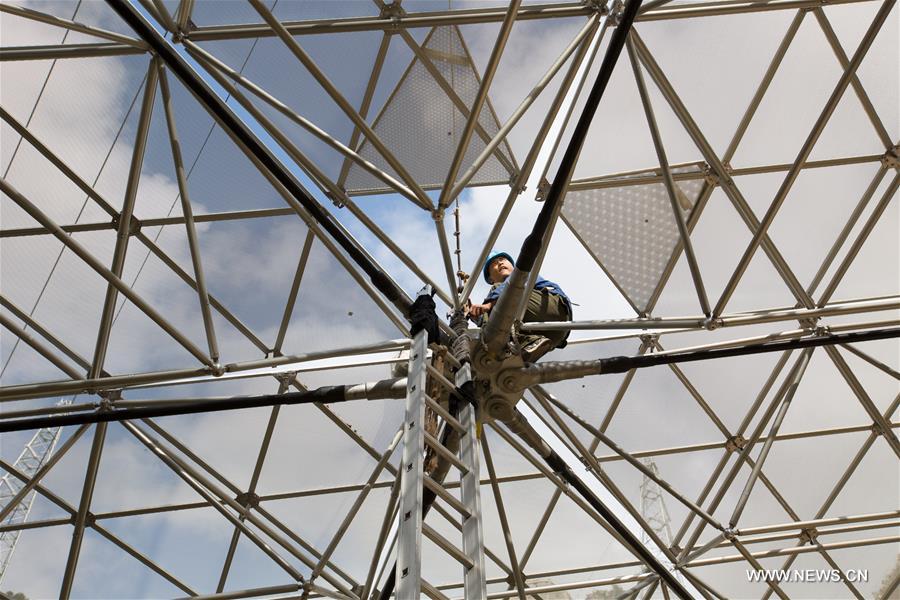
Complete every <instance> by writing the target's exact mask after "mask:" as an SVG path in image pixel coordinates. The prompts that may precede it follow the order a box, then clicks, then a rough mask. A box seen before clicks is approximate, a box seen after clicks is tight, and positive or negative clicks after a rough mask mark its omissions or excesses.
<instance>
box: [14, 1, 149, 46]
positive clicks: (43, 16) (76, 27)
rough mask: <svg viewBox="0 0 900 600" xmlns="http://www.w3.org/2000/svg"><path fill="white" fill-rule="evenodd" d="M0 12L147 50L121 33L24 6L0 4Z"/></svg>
mask: <svg viewBox="0 0 900 600" xmlns="http://www.w3.org/2000/svg"><path fill="white" fill-rule="evenodd" d="M0 12H5V13H9V14H11V15H15V16H17V17H22V18H23V19H29V20H32V21H38V22H40V23H46V24H48V25H53V26H55V27H62V28H64V29H68V30H70V31H77V32H78V33H84V34H87V35H92V36H94V37H98V38H102V39H105V40H109V41H111V42H117V43H119V44H125V45H128V46H131V47H133V48H137V49H138V50H140V51H141V52H144V51H146V50H147V45H146V44H145V43H144V42H142V41H141V40H136V39H134V38H131V37H128V36H127V35H122V34H121V33H115V32H113V31H107V30H106V29H101V28H99V27H94V26H92V25H85V24H83V23H78V22H77V21H73V20H71V19H64V18H62V17H57V16H56V15H50V14H47V13H42V12H40V11H37V10H32V9H30V8H26V7H24V6H15V5H13V4H5V3H4V4H0Z"/></svg>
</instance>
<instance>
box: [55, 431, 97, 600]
mask: <svg viewBox="0 0 900 600" xmlns="http://www.w3.org/2000/svg"><path fill="white" fill-rule="evenodd" d="M106 427H107V425H106V423H99V424H98V425H97V427H96V428H95V429H94V441H93V443H92V444H91V454H90V456H89V457H88V463H87V470H86V472H85V474H84V486H83V487H82V488H81V500H80V501H79V503H78V512H77V514H76V515H75V530H74V531H73V532H72V542H71V544H70V545H69V556H68V558H67V559H66V568H65V571H64V572H63V580H62V587H61V588H60V590H59V597H60V598H62V599H64V600H68V598H69V595H70V594H71V593H72V584H73V582H74V581H75V569H76V568H77V567H78V558H79V557H80V556H81V543H82V542H83V541H84V527H85V525H86V523H87V515H88V512H89V511H90V510H91V500H92V499H93V497H94V486H95V484H96V483H97V468H98V467H99V466H100V456H101V454H102V453H103V442H104V440H106Z"/></svg>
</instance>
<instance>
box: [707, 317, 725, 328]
mask: <svg viewBox="0 0 900 600" xmlns="http://www.w3.org/2000/svg"><path fill="white" fill-rule="evenodd" d="M723 323H724V321H723V320H722V319H721V318H715V319H714V318H713V317H707V318H706V320H705V321H703V327H705V328H706V330H707V331H715V330H716V329H718V328H719V327H721V326H722V324H723Z"/></svg>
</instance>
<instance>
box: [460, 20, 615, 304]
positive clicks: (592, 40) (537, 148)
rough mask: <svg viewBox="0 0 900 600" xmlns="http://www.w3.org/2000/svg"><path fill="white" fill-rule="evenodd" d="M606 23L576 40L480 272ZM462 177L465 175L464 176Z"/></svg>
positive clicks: (471, 283) (470, 285) (477, 267)
mask: <svg viewBox="0 0 900 600" xmlns="http://www.w3.org/2000/svg"><path fill="white" fill-rule="evenodd" d="M606 23H607V21H604V28H603V31H601V33H600V34H598V35H595V32H596V27H597V21H596V19H591V20H590V22H589V27H588V32H587V33H586V34H585V35H586V36H587V37H585V38H583V39H582V41H581V43H580V44H577V48H578V49H577V51H576V53H575V55H574V56H573V58H572V64H571V65H570V66H569V69H568V70H567V71H566V75H565V77H564V78H563V80H562V82H560V87H559V90H558V91H557V92H556V96H554V98H553V102H552V104H551V105H550V108H549V109H548V110H547V114H546V116H545V117H544V119H543V122H542V123H541V127H540V129H539V130H538V132H537V134H536V135H535V140H534V142H533V143H532V144H531V149H530V150H529V151H528V155H527V156H526V158H525V161H524V163H523V164H522V168H521V169H520V170H519V174H518V175H517V176H516V179H515V181H514V182H513V184H512V185H511V186H510V190H509V194H508V195H507V197H506V201H505V202H504V203H503V207H502V208H501V209H500V214H499V215H498V216H497V218H496V220H495V221H494V225H493V227H492V228H491V232H490V233H489V234H488V237H487V239H486V240H485V242H484V245H483V246H482V248H481V252H480V253H479V255H478V258H477V259H476V260H475V264H474V265H473V267H472V273H478V272H480V271H481V268H482V265H483V264H484V261H485V260H486V259H487V256H488V254H489V253H490V251H491V248H493V246H494V243H495V242H496V241H497V238H498V236H499V235H500V231H501V230H502V228H503V225H504V224H505V223H506V219H507V218H508V217H509V213H510V211H512V207H513V204H514V203H515V202H516V199H517V198H518V197H519V195H520V194H521V193H522V192H523V191H524V190H525V185H526V184H527V183H528V179H529V177H531V173H532V171H533V169H534V165H535V163H536V162H537V159H538V156H539V155H540V153H541V151H542V150H543V146H544V141H545V140H546V138H547V136H548V135H549V133H550V130H551V128H552V127H553V124H554V122H555V121H556V116H557V114H558V113H559V110H560V108H561V107H562V104H563V101H564V100H565V99H566V95H567V94H568V91H569V89H570V88H571V86H572V82H573V81H574V80H575V76H576V75H577V74H578V70H579V69H580V67H581V65H582V62H583V61H584V58H585V56H586V55H587V53H588V49H589V48H591V49H592V52H591V59H590V60H593V56H594V53H596V51H597V50H598V49H599V47H600V41H601V40H602V39H603V33H604V32H605V31H606ZM586 27H587V26H586ZM579 34H580V32H579ZM563 62H565V61H563ZM585 77H587V69H585V71H584V74H583V75H582V80H581V81H582V82H583V81H584V78H585ZM579 86H580V83H579ZM463 179H465V176H464V177H463ZM477 282H478V278H477V277H475V276H473V277H470V278H469V280H468V281H467V282H466V285H465V287H464V288H463V291H462V294H461V295H460V302H461V303H465V301H466V300H468V299H469V296H470V295H471V294H472V290H473V289H474V288H475V284H476V283H477Z"/></svg>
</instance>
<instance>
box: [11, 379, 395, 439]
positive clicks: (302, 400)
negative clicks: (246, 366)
mask: <svg viewBox="0 0 900 600" xmlns="http://www.w3.org/2000/svg"><path fill="white" fill-rule="evenodd" d="M405 386H406V379H385V380H382V381H376V382H372V383H361V384H355V385H353V384H351V385H336V386H326V387H321V388H317V389H315V390H309V391H303V392H290V393H286V394H281V395H279V394H263V395H261V396H236V397H233V398H218V399H213V400H203V401H200V402H184V403H179V404H175V405H171V404H166V405H164V406H143V407H135V408H113V409H111V410H97V411H95V412H91V413H87V414H68V415H56V416H49V417H35V418H31V419H17V420H15V421H3V422H0V432H3V433H6V432H9V431H27V430H31V429H40V428H42V427H65V426H68V425H83V424H85V423H109V422H112V421H128V420H133V419H150V418H155V417H168V416H174V415H190V414H197V413H206V412H219V411H223V410H239V409H243V408H258V407H260V406H275V405H291V404H312V403H323V402H329V403H330V402H346V401H348V400H361V399H367V400H375V399H387V398H402V397H403V393H404V389H405Z"/></svg>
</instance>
